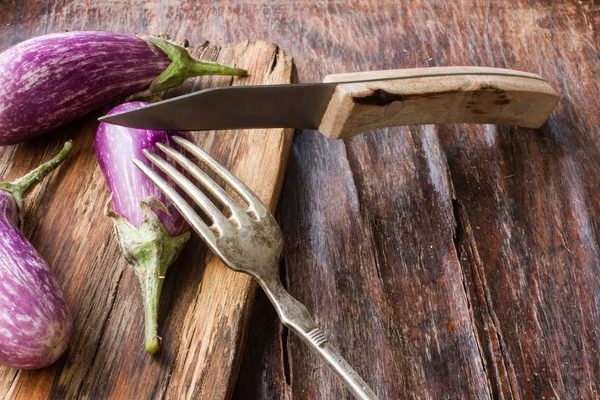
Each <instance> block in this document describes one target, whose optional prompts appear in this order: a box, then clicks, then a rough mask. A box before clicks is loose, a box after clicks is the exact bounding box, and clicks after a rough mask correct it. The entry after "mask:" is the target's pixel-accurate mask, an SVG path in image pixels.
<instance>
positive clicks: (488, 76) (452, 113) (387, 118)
mask: <svg viewBox="0 0 600 400" xmlns="http://www.w3.org/2000/svg"><path fill="white" fill-rule="evenodd" d="M509 74H510V76H509ZM386 78H387V79H386ZM391 78H397V79H391ZM350 79H356V80H365V81H367V80H368V81H367V82H348V83H341V84H339V85H338V86H337V87H336V88H335V92H334V93H333V96H332V98H331V101H330V102H329V105H328V106H327V110H326V111H325V114H324V115H323V120H322V121H321V124H320V125H319V132H321V133H323V134H324V135H325V136H327V137H330V138H333V139H349V138H351V137H352V136H356V135H358V134H359V133H364V132H367V131H371V130H375V129H378V128H387V127H391V126H403V125H427V124H448V123H474V124H498V125H515V126H522V127H527V128H539V127H540V126H542V124H543V123H544V122H546V120H547V119H548V117H549V116H550V113H552V111H553V110H554V108H555V107H556V103H558V93H556V91H555V90H554V89H553V88H552V86H550V85H549V84H548V83H547V82H545V81H543V79H542V78H540V77H539V76H536V75H533V74H526V73H519V72H518V71H513V70H508V69H506V70H501V69H498V68H485V67H431V68H412V69H405V70H396V72H395V73H394V71H374V72H363V73H350V74H347V75H346V74H337V75H328V76H326V77H325V80H324V81H325V82H343V81H347V80H350ZM379 79H385V80H379Z"/></svg>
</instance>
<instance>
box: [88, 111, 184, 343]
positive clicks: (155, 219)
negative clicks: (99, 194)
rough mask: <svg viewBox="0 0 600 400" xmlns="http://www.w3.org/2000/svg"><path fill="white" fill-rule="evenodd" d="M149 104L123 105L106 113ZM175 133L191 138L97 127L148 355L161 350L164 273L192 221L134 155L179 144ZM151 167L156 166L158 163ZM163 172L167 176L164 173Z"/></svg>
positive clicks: (99, 155) (113, 215) (101, 159)
mask: <svg viewBox="0 0 600 400" xmlns="http://www.w3.org/2000/svg"><path fill="white" fill-rule="evenodd" d="M146 104H148V103H145V102H130V103H125V104H121V105H120V106H117V107H115V108H114V109H112V110H111V111H110V112H109V113H108V115H110V114H114V113H117V112H123V111H129V110H132V109H135V108H139V107H141V106H143V105H146ZM175 134H177V135H179V136H182V137H185V138H189V135H188V134H187V133H186V132H166V131H154V130H144V129H134V128H126V127H122V126H117V125H111V124H107V123H104V122H103V123H100V125H99V126H98V132H97V133H96V140H95V148H96V158H97V159H98V163H99V164H100V168H101V169H102V172H103V173H104V177H105V179H106V183H107V186H108V190H109V192H110V193H111V198H110V200H109V203H108V204H107V208H106V209H105V214H106V215H108V216H110V217H111V218H112V220H113V223H114V228H115V233H116V235H117V238H118V240H119V244H120V247H121V250H122V253H123V256H124V257H125V260H126V261H127V262H128V263H129V264H130V265H131V266H132V267H133V270H134V271H135V273H136V275H137V276H138V278H139V280H140V284H141V287H142V294H143V301H144V314H145V334H144V337H145V346H146V350H147V351H148V353H150V354H154V353H156V352H157V351H159V350H160V346H161V342H162V339H161V337H160V336H159V335H158V333H157V332H158V306H159V300H160V293H161V290H162V285H163V281H164V277H165V274H166V272H167V269H168V268H169V266H170V265H171V264H172V263H173V262H174V261H175V259H176V258H177V256H178V255H179V253H180V252H181V250H182V249H183V247H184V246H185V244H186V243H187V241H188V240H189V238H190V232H189V231H190V226H189V225H188V223H187V222H186V221H185V219H184V218H183V217H182V216H181V214H179V212H178V211H177V209H176V208H175V206H174V205H173V204H171V203H170V202H169V201H168V200H167V198H166V196H165V195H164V194H163V193H162V192H161V191H160V190H159V189H158V188H157V187H156V185H155V184H154V183H152V182H151V181H150V180H149V179H148V178H146V176H145V175H144V174H143V173H142V172H141V171H140V170H139V169H138V168H137V167H136V166H135V165H134V164H133V163H132V161H131V160H132V159H133V158H137V159H139V160H145V159H146V158H145V156H144V155H143V153H142V151H143V150H145V149H147V150H149V151H152V152H155V153H159V154H160V153H161V151H160V150H159V149H158V148H157V146H156V143H163V144H166V145H168V146H171V147H175V148H177V147H178V146H177V144H176V143H175V142H174V141H173V140H172V139H171V136H173V135H175ZM148 165H151V164H150V163H148ZM173 165H175V164H173ZM153 169H155V170H157V169H156V167H153ZM157 172H158V170H157ZM160 174H161V175H162V176H163V177H165V179H167V178H166V176H165V175H164V174H163V173H162V172H160ZM167 180H169V179H167ZM110 203H112V210H110Z"/></svg>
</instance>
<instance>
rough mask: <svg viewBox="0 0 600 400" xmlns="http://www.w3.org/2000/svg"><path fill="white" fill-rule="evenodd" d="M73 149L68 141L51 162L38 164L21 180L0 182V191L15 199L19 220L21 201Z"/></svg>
mask: <svg viewBox="0 0 600 400" xmlns="http://www.w3.org/2000/svg"><path fill="white" fill-rule="evenodd" d="M72 148H73V141H72V140H69V141H67V142H66V143H65V144H64V145H63V148H62V149H61V151H60V152H59V153H58V154H57V155H56V156H54V157H53V158H52V159H51V160H48V161H46V162H45V163H43V164H40V166H39V167H37V168H36V169H34V170H33V171H31V172H29V173H28V174H26V175H24V176H22V177H21V178H19V179H17V180H15V181H13V182H2V183H0V190H5V191H7V192H9V193H10V194H11V195H12V196H13V198H14V199H15V203H17V207H18V209H19V220H20V221H21V220H22V215H21V214H22V212H23V199H24V198H25V197H26V196H27V195H28V194H29V192H31V191H32V190H33V188H35V186H36V185H37V184H38V183H40V182H41V181H42V180H43V179H44V178H45V177H46V176H48V174H50V173H51V172H52V171H54V170H55V169H56V168H58V166H59V165H60V164H62V162H63V161H64V160H65V159H66V158H67V156H68V155H69V153H70V152H71V149H72Z"/></svg>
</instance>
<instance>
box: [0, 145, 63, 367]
mask: <svg viewBox="0 0 600 400" xmlns="http://www.w3.org/2000/svg"><path fill="white" fill-rule="evenodd" d="M71 147H72V143H71V142H67V143H66V144H65V146H64V148H63V150H62V151H61V152H60V153H59V154H58V155H57V156H56V157H54V158H53V159H52V160H50V161H48V162H47V163H45V164H42V165H40V166H39V167H38V168H37V169H35V170H33V171H32V172H30V173H29V174H27V175H25V176H24V177H23V178H21V179H18V180H16V181H15V182H12V183H1V184H0V364H2V365H6V366H9V367H14V368H21V369H38V368H43V367H45V366H48V365H50V364H52V363H53V362H54V361H56V360H57V359H58V358H59V357H60V356H61V355H62V354H63V353H64V351H65V350H66V348H67V345H68V341H69V338H70V336H71V329H72V321H71V314H70V313H69V310H68V308H67V305H66V304H65V301H64V299H63V295H62V291H61V290H60V288H59V287H58V285H57V283H56V281H55V280H54V277H53V276H52V272H51V271H50V268H49V267H48V264H47V263H46V261H44V259H43V258H42V257H41V256H40V254H39V253H38V252H37V251H36V250H35V248H34V247H33V245H32V244H31V243H29V241H28V240H27V238H25V236H24V235H23V233H22V232H21V231H20V230H19V222H20V219H21V218H20V213H21V210H22V208H23V197H24V196H26V195H27V193H28V192H29V191H30V190H31V189H32V188H33V187H34V186H35V184H36V183H38V182H40V181H41V180H42V179H43V178H44V177H45V176H46V175H48V174H49V173H50V172H51V171H52V170H54V169H55V168H56V167H58V165H60V164H61V163H62V161H63V160H64V159H65V157H66V156H67V154H68V153H69V151H70V150H71Z"/></svg>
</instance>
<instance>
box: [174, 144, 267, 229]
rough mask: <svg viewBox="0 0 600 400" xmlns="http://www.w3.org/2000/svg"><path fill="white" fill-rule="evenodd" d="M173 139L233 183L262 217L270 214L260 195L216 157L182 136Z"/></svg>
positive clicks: (228, 181) (237, 190)
mask: <svg viewBox="0 0 600 400" xmlns="http://www.w3.org/2000/svg"><path fill="white" fill-rule="evenodd" d="M172 139H173V140H174V141H175V142H176V143H177V144H179V145H180V146H181V147H183V148H184V149H186V150H187V151H189V152H190V153H192V154H193V155H194V156H196V157H198V159H200V161H202V162H203V163H205V164H206V165H208V167H209V168H210V169H212V170H213V171H214V172H216V173H217V175H219V176H220V177H221V178H223V179H224V180H225V181H226V182H227V183H228V184H229V185H231V187H232V188H233V189H235V191H236V192H237V193H238V194H239V195H240V196H242V197H243V198H244V199H245V200H246V201H247V202H248V204H250V208H251V209H253V210H254V212H256V213H257V214H258V215H259V216H260V217H264V216H265V215H266V214H268V210H267V206H265V204H264V203H263V202H262V201H261V200H260V199H259V198H258V196H256V195H255V194H254V192H252V190H250V189H249V188H248V186H246V185H245V184H244V183H243V182H242V181H241V180H239V179H238V178H237V177H236V176H235V175H233V174H232V173H231V172H229V171H228V170H227V169H226V168H225V167H223V166H222V165H221V164H219V163H218V162H217V161H216V160H215V159H214V158H212V157H211V156H209V155H208V153H206V152H205V151H204V150H202V149H201V148H200V147H198V146H196V145H195V144H193V143H192V142H190V141H189V140H186V139H184V138H182V137H179V136H173V138H172Z"/></svg>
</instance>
